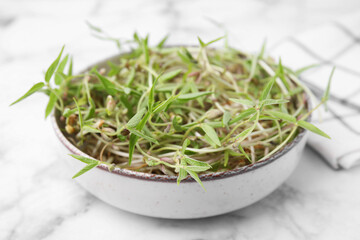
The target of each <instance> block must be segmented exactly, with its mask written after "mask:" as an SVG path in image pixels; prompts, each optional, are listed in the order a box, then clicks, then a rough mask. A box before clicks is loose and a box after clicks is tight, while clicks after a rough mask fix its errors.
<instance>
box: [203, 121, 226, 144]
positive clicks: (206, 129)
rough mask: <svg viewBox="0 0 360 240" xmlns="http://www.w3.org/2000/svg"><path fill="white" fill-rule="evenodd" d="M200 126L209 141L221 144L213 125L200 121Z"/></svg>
mask: <svg viewBox="0 0 360 240" xmlns="http://www.w3.org/2000/svg"><path fill="white" fill-rule="evenodd" d="M200 127H201V128H202V130H204V132H205V134H206V135H207V136H208V137H209V138H210V139H211V141H213V142H214V143H215V144H216V145H217V146H221V143H220V140H219V137H218V135H217V133H216V131H215V129H214V128H213V127H211V126H210V125H209V124H206V123H202V124H201V125H200Z"/></svg>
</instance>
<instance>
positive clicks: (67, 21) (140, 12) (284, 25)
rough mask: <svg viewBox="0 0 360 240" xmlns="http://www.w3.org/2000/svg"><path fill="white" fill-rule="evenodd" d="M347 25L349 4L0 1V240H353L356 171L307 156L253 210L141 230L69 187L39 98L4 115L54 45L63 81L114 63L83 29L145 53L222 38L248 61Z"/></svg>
mask: <svg viewBox="0 0 360 240" xmlns="http://www.w3.org/2000/svg"><path fill="white" fill-rule="evenodd" d="M354 16H355V18H356V19H358V20H359V21H360V1H359V0H302V1H300V0H241V1H236V0H233V1H225V0H223V1H216V0H207V1H205V0H183V1H175V0H156V1H155V0H131V1H130V0H128V1H116V0H88V1H85V0H71V1H70V0H69V1H55V0H51V1H49V0H32V1H25V0H24V1H20V0H0V77H1V80H0V89H1V93H0V110H1V111H0V137H1V140H0V239H6V240H12V239H37V240H40V239H70V238H72V239H98V238H106V239H155V238H156V239H170V238H171V239H189V240H190V239H194V240H195V239H360V233H359V226H360V217H359V214H358V213H359V211H360V208H359V206H360V194H359V189H358V186H359V184H360V177H359V175H360V174H359V173H360V172H359V168H358V169H357V170H356V169H353V170H350V171H347V172H339V171H334V170H332V169H330V168H329V167H328V166H327V165H326V164H325V163H324V162H323V161H321V159H320V157H319V156H318V155H317V154H316V153H315V152H313V151H312V150H311V149H309V148H307V149H306V151H305V154H304V156H303V158H304V159H303V161H302V162H301V164H300V166H299V167H298V169H297V170H296V172H295V173H294V174H293V176H292V177H291V178H290V179H289V180H288V181H287V182H286V184H284V185H283V186H282V187H281V188H280V189H278V190H277V191H275V192H274V193H273V194H271V195H270V196H269V197H267V198H265V199H264V200H262V201H260V202H259V203H256V204H255V205H252V206H250V207H248V208H246V209H244V210H240V211H237V212H234V213H230V214H227V215H224V216H220V217H214V218H208V219H201V220H191V221H185V220H182V221H175V220H162V219H153V218H147V217H141V216H137V215H133V214H130V213H126V212H123V211H121V210H118V209H115V208H113V207H110V206H108V205H106V204H104V203H102V202H100V201H99V200H97V199H95V198H94V197H92V196H91V195H90V194H89V193H87V192H85V191H84V190H83V189H82V188H80V187H79V186H78V185H77V184H75V182H74V181H72V180H71V176H72V175H73V173H69V172H67V171H66V167H65V166H64V165H63V164H64V163H63V162H62V161H61V158H62V155H63V152H62V150H61V148H60V146H59V145H58V140H57V139H56V137H55V136H54V134H53V133H52V129H51V125H50V121H49V120H46V121H45V120H43V116H44V109H45V106H46V97H45V96H42V95H41V94H36V95H34V96H33V97H32V99H31V100H29V101H24V102H22V103H21V104H18V105H16V106H14V107H12V108H9V107H8V105H9V104H10V103H11V102H12V101H13V100H15V99H16V98H17V97H19V96H20V95H22V94H23V93H24V92H25V91H27V90H28V88H29V87H30V86H31V85H32V84H34V83H35V82H38V81H40V79H42V78H43V71H44V70H46V68H47V67H48V65H49V64H50V63H51V62H52V61H53V59H54V58H55V56H56V55H57V54H58V52H59V50H60V48H61V46H62V45H63V44H65V45H66V49H65V52H66V53H70V54H72V55H73V56H74V62H75V64H74V70H75V72H76V71H80V70H81V69H83V68H84V67H86V66H88V65H89V64H92V63H94V62H97V61H99V60H101V59H104V58H106V57H108V56H111V55H115V54H116V53H118V51H119V50H118V49H117V47H116V45H115V44H114V43H112V42H107V41H105V42H104V41H102V40H99V39H98V38H95V37H93V36H92V35H91V31H90V29H89V27H88V26H87V24H86V21H88V22H90V23H92V24H93V25H95V26H98V27H100V28H102V29H103V30H104V31H106V32H107V33H109V35H111V36H112V37H115V38H120V39H124V40H126V39H130V38H131V37H132V35H133V33H134V32H135V31H137V32H138V33H139V34H140V35H142V36H145V35H146V34H147V33H149V34H150V44H151V43H156V42H158V41H159V40H160V39H162V38H163V37H164V36H165V35H167V34H169V35H170V37H169V40H168V44H196V43H197V36H200V37H201V38H202V39H203V40H204V41H209V40H212V39H214V38H217V37H219V36H222V35H224V34H225V33H228V35H229V41H230V45H233V46H236V47H239V48H241V49H243V50H245V51H250V52H253V51H257V50H258V49H260V47H261V44H262V43H263V41H264V40H265V39H266V40H267V46H268V48H269V49H272V48H275V47H276V46H278V45H279V44H281V43H282V42H283V41H285V40H286V39H288V38H289V37H294V36H297V35H298V34H301V33H303V32H306V31H309V30H312V29H317V28H318V27H321V26H323V25H327V24H332V23H335V22H338V21H347V19H349V18H354ZM359 23H360V22H359ZM311 63H314V62H311ZM359 67H360V65H359ZM350 87H351V86H350ZM346 186H347V187H346Z"/></svg>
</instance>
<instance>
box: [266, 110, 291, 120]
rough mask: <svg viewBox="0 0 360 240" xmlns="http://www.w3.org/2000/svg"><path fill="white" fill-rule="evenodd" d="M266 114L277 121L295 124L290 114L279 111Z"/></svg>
mask: <svg viewBox="0 0 360 240" xmlns="http://www.w3.org/2000/svg"><path fill="white" fill-rule="evenodd" d="M266 113H268V114H270V115H271V116H274V117H276V118H278V119H281V120H284V121H286V122H291V123H296V118H295V117H294V116H291V115H290V114H287V113H283V112H279V111H266Z"/></svg>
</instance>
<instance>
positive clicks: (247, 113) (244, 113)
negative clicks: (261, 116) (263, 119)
mask: <svg viewBox="0 0 360 240" xmlns="http://www.w3.org/2000/svg"><path fill="white" fill-rule="evenodd" d="M254 113H256V109H255V108H249V109H246V110H244V111H242V112H241V113H240V114H238V115H236V116H235V118H233V119H232V120H231V121H230V122H229V125H231V124H233V123H236V122H238V121H241V120H243V119H245V118H247V117H249V116H251V115H253V114H254Z"/></svg>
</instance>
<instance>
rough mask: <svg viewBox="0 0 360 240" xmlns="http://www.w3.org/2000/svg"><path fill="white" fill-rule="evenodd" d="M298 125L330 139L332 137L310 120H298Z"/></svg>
mask: <svg viewBox="0 0 360 240" xmlns="http://www.w3.org/2000/svg"><path fill="white" fill-rule="evenodd" d="M297 125H298V126H300V127H302V128H305V129H307V130H309V131H311V132H313V133H316V134H318V135H320V136H323V137H326V138H328V139H331V138H330V137H329V135H327V134H326V133H324V132H323V131H321V130H320V129H319V128H317V127H315V126H314V125H313V124H311V123H309V122H306V121H303V120H300V121H298V122H297Z"/></svg>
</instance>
